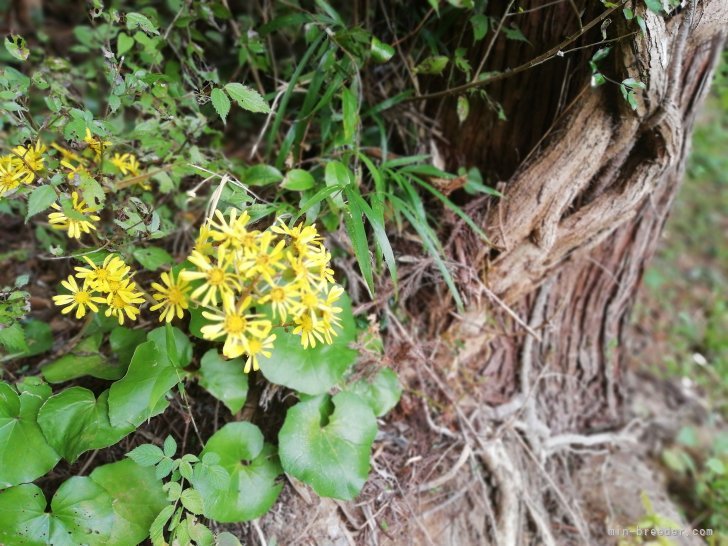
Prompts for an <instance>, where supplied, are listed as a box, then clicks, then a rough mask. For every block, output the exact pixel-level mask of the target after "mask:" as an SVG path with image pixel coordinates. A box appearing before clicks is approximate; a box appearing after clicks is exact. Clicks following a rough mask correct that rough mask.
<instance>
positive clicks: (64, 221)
mask: <svg viewBox="0 0 728 546" xmlns="http://www.w3.org/2000/svg"><path fill="white" fill-rule="evenodd" d="M51 208H52V209H54V210H55V211H56V212H51V213H50V214H49V215H48V222H49V223H50V225H51V227H52V228H53V229H60V230H63V231H66V232H68V236H69V237H70V238H71V239H80V238H81V233H82V232H83V233H91V230H92V229H96V226H95V225H94V224H93V222H98V221H99V220H100V218H99V216H97V215H96V214H94V212H97V211H98V210H99V209H98V208H97V207H90V206H88V205H87V204H86V201H84V200H82V199H80V198H79V196H78V193H77V192H73V193H72V194H71V210H70V211H68V212H67V213H66V212H64V211H63V209H62V208H61V206H60V205H59V204H58V203H53V205H51Z"/></svg>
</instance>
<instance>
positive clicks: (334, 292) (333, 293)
mask: <svg viewBox="0 0 728 546" xmlns="http://www.w3.org/2000/svg"><path fill="white" fill-rule="evenodd" d="M343 293H344V289H343V288H341V287H340V286H338V285H335V286H332V287H331V289H330V290H329V293H328V296H327V297H326V303H325V305H323V306H321V307H319V312H320V313H321V324H322V330H323V332H322V333H323V336H324V339H325V340H326V343H328V344H329V345H331V343H333V339H332V336H336V335H338V334H337V332H336V330H335V328H341V319H340V318H339V314H340V313H341V312H342V311H343V309H342V308H341V307H336V303H338V301H339V298H340V297H341V295H342V294H343Z"/></svg>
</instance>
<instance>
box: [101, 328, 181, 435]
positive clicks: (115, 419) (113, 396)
mask: <svg viewBox="0 0 728 546" xmlns="http://www.w3.org/2000/svg"><path fill="white" fill-rule="evenodd" d="M179 373H180V372H179V371H178V370H177V368H175V367H174V366H173V365H172V363H171V362H170V361H169V359H168V358H164V357H163V355H162V354H161V352H160V350H159V349H158V348H157V344H156V343H154V341H147V342H146V343H142V344H141V345H139V347H137V349H136V351H134V356H133V357H132V359H131V363H130V364H129V369H128V370H127V372H126V375H124V377H123V378H121V379H120V380H119V381H117V382H116V383H114V384H113V385H111V388H110V389H109V420H110V422H111V425H112V426H113V427H117V428H122V427H125V426H128V425H130V424H131V425H134V426H139V425H140V424H142V423H143V422H144V421H146V420H147V419H149V418H150V417H153V416H154V415H158V414H159V413H161V412H163V411H164V409H165V408H166V407H167V405H168V402H167V400H166V399H165V395H166V394H167V392H169V390H170V389H171V388H172V387H174V386H175V385H176V384H177V382H178V381H179V380H180V376H179Z"/></svg>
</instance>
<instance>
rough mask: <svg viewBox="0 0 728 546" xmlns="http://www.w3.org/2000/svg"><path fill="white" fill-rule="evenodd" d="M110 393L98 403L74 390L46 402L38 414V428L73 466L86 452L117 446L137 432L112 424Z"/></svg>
mask: <svg viewBox="0 0 728 546" xmlns="http://www.w3.org/2000/svg"><path fill="white" fill-rule="evenodd" d="M108 398H109V391H104V392H102V393H101V395H100V396H99V399H98V400H96V397H95V396H94V393H93V392H91V391H90V390H88V389H84V388H82V387H71V388H70V389H66V390H64V391H62V392H60V393H58V394H56V395H54V396H51V397H50V398H49V399H48V400H46V401H45V403H44V404H43V406H42V407H41V408H40V411H39V412H38V425H40V428H41V430H42V431H43V435H44V436H45V438H46V440H47V441H48V443H49V444H50V445H51V446H52V447H53V448H54V449H55V450H56V452H57V453H58V454H59V455H61V457H63V458H64V459H66V460H67V461H69V462H74V461H75V460H76V459H78V456H79V455H80V454H81V453H83V452H84V451H88V450H90V449H101V448H104V447H108V446H110V445H114V444H115V443H117V442H118V441H119V440H121V439H122V438H123V437H124V436H126V435H127V434H129V433H130V432H132V431H133V430H134V427H133V426H131V425H127V426H125V427H122V428H115V427H113V426H111V423H110V422H109V406H108Z"/></svg>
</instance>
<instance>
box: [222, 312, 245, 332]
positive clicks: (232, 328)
mask: <svg viewBox="0 0 728 546" xmlns="http://www.w3.org/2000/svg"><path fill="white" fill-rule="evenodd" d="M247 325H248V321H247V320H245V317H241V316H238V315H228V316H226V317H225V330H226V331H227V333H228V334H233V335H236V334H241V333H243V332H244V331H245V328H246V327H247Z"/></svg>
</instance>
